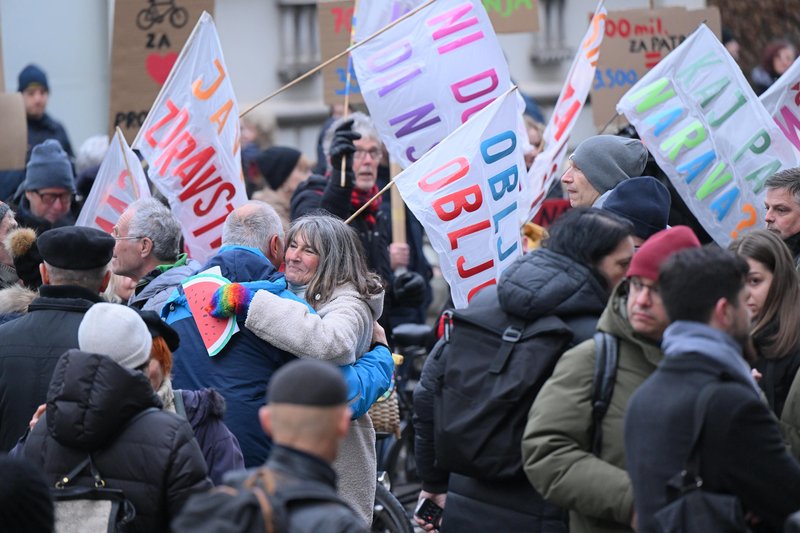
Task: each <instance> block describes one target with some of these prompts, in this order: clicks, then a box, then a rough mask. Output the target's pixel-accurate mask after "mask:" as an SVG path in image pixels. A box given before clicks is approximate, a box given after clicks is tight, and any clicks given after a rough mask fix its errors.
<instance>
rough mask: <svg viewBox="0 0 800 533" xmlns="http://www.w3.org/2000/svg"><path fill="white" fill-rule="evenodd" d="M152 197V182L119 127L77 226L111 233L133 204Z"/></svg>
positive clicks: (79, 216)
mask: <svg viewBox="0 0 800 533" xmlns="http://www.w3.org/2000/svg"><path fill="white" fill-rule="evenodd" d="M149 196H150V185H149V184H148V183H147V178H146V177H145V174H144V170H143V169H142V164H141V163H140V162H139V158H138V157H136V154H134V153H133V150H131V149H130V148H129V147H128V143H127V142H125V137H124V136H123V135H122V131H121V130H120V129H119V128H117V129H116V131H115V132H114V137H113V138H112V139H111V144H109V146H108V151H107V152H106V156H105V157H104V158H103V162H102V163H101V164H100V169H99V170H98V171H97V177H96V178H95V180H94V184H93V185H92V191H91V192H90V193H89V196H88V198H86V202H84V204H83V208H82V209H81V214H80V215H78V221H77V222H76V223H75V225H76V226H88V227H91V228H97V229H100V230H103V231H105V232H107V233H111V232H112V230H113V229H114V225H115V224H116V223H117V220H119V217H120V215H121V214H122V213H123V212H124V211H125V209H127V208H128V206H129V205H131V204H132V203H133V202H135V201H136V200H138V199H139V198H148V197H149Z"/></svg>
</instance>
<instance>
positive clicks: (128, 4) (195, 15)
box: [109, 0, 214, 142]
mask: <svg viewBox="0 0 800 533" xmlns="http://www.w3.org/2000/svg"><path fill="white" fill-rule="evenodd" d="M203 11H208V12H209V13H212V14H213V11H214V0H127V1H125V2H116V3H115V8H114V42H113V47H112V51H111V113H110V124H109V131H110V132H111V133H112V135H113V132H114V128H116V127H119V128H120V129H121V130H122V132H123V134H124V135H125V138H126V139H127V141H128V142H131V141H132V140H133V138H134V137H135V136H136V133H137V132H138V131H139V128H140V126H141V125H142V123H143V122H144V119H145V117H147V112H148V110H149V109H150V106H151V105H152V104H153V100H154V99H155V97H156V95H157V94H158V91H159V90H160V89H161V86H162V85H163V84H164V82H165V81H166V79H167V76H168V75H169V72H170V70H171V69H172V65H174V64H175V61H176V60H177V59H178V53H179V52H180V50H181V48H182V47H183V44H184V43H185V42H186V39H187V38H188V37H189V34H190V33H191V31H192V28H193V27H194V25H195V23H196V22H197V20H198V19H199V18H200V15H201V14H202V13H203Z"/></svg>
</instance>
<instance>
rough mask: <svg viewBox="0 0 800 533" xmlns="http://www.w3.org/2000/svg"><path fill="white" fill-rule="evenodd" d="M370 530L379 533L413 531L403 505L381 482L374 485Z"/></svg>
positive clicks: (409, 532)
mask: <svg viewBox="0 0 800 533" xmlns="http://www.w3.org/2000/svg"><path fill="white" fill-rule="evenodd" d="M370 531H373V532H381V533H414V528H413V527H412V526H411V520H409V518H408V515H407V514H406V511H405V509H403V506H402V505H400V502H399V501H397V498H395V497H394V495H393V494H392V493H391V492H389V491H388V490H387V489H386V487H384V486H383V484H381V483H378V484H377V485H376V486H375V507H374V509H373V511H372V527H371V528H370Z"/></svg>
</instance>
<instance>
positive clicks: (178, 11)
mask: <svg viewBox="0 0 800 533" xmlns="http://www.w3.org/2000/svg"><path fill="white" fill-rule="evenodd" d="M187 20H189V12H188V11H186V10H185V9H184V8H182V7H176V8H175V9H173V10H172V13H170V14H169V22H170V24H172V26H173V27H175V28H183V25H184V24H186V21H187Z"/></svg>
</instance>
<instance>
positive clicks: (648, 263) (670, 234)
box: [628, 226, 700, 281]
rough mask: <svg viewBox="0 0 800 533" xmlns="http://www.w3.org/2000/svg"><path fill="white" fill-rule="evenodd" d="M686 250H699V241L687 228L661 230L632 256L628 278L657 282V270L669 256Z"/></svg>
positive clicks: (675, 227)
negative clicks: (635, 277) (633, 277)
mask: <svg viewBox="0 0 800 533" xmlns="http://www.w3.org/2000/svg"><path fill="white" fill-rule="evenodd" d="M686 248H700V241H699V240H697V236H696V235H695V234H694V232H693V231H692V230H691V229H690V228H689V227H688V226H674V227H672V228H668V229H665V230H661V231H659V232H658V233H656V234H655V235H653V236H652V237H650V238H649V239H647V240H646V241H645V242H644V244H643V245H642V246H641V247H640V248H639V250H637V251H636V253H635V254H633V259H632V260H631V265H630V266H629V267H628V277H631V276H641V277H643V278H647V279H649V280H653V281H658V269H659V267H660V266H661V263H663V262H664V261H665V260H666V259H667V258H668V257H669V256H671V255H672V254H674V253H675V252H678V251H680V250H683V249H686Z"/></svg>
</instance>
